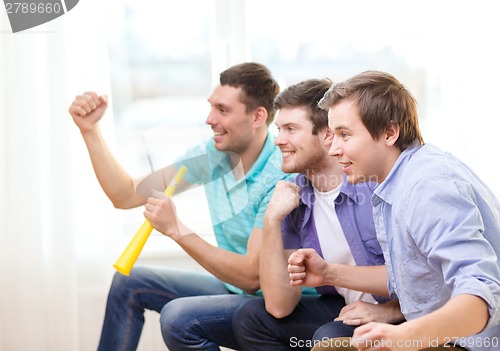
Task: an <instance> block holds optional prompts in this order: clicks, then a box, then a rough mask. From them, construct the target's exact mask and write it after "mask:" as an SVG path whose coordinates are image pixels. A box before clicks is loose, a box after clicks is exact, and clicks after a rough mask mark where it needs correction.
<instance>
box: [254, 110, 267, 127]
mask: <svg viewBox="0 0 500 351" xmlns="http://www.w3.org/2000/svg"><path fill="white" fill-rule="evenodd" d="M267 116H268V114H267V110H266V109H265V108H264V107H262V106H259V107H257V109H256V110H255V112H254V114H253V124H254V126H255V127H260V126H262V125H264V124H266V121H267Z"/></svg>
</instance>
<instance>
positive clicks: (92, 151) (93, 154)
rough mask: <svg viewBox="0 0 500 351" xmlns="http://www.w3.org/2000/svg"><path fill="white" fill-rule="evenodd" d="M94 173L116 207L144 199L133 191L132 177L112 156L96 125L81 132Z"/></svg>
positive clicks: (134, 204)
mask: <svg viewBox="0 0 500 351" xmlns="http://www.w3.org/2000/svg"><path fill="white" fill-rule="evenodd" d="M82 136H83V138H84V141H85V144H86V146H87V150H88V152H89V156H90V159H91V162H92V167H93V168H94V172H95V175H96V177H97V180H98V181H99V184H100V185H101V187H102V189H103V190H104V192H105V193H106V195H107V196H108V198H109V199H110V200H111V202H112V203H113V205H114V206H115V207H116V208H133V207H137V206H139V205H142V204H144V202H145V199H144V198H142V197H140V196H139V195H137V194H136V192H135V186H134V182H133V179H132V178H131V177H130V176H129V175H128V174H127V172H125V170H124V169H123V168H122V167H121V166H120V164H119V163H118V161H117V160H116V159H115V158H114V157H113V155H112V153H111V151H110V150H109V148H108V146H107V145H106V143H105V141H104V139H103V138H102V135H101V133H100V130H99V127H98V125H96V126H95V128H94V129H92V130H90V131H85V132H82Z"/></svg>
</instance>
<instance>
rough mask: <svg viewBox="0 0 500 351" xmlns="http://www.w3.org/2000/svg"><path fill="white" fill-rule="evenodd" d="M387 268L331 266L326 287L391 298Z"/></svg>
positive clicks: (329, 266) (326, 277)
mask: <svg viewBox="0 0 500 351" xmlns="http://www.w3.org/2000/svg"><path fill="white" fill-rule="evenodd" d="M387 279H388V277H387V269H386V268H385V266H349V265H341V264H333V263H332V264H329V265H328V272H327V274H326V276H325V285H332V286H338V287H342V288H346V289H351V290H356V291H362V292H366V293H369V294H375V295H379V296H389V291H388V290H387Z"/></svg>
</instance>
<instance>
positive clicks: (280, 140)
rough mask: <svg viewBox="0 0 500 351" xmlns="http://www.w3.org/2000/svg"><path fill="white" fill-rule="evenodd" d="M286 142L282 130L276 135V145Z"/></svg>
mask: <svg viewBox="0 0 500 351" xmlns="http://www.w3.org/2000/svg"><path fill="white" fill-rule="evenodd" d="M283 144H285V140H284V138H283V133H282V132H281V131H280V132H278V135H276V139H274V145H276V146H280V145H283Z"/></svg>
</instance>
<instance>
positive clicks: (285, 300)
mask: <svg viewBox="0 0 500 351" xmlns="http://www.w3.org/2000/svg"><path fill="white" fill-rule="evenodd" d="M288 256H289V254H287V252H286V251H285V250H284V247H283V239H282V237H281V221H279V220H274V221H273V220H266V221H265V225H264V235H263V238H262V247H261V253H260V269H259V270H260V286H261V289H262V293H263V295H264V300H265V305H266V310H267V311H268V312H269V313H270V314H271V315H273V316H274V317H276V318H283V317H286V316H287V315H289V314H290V313H291V312H292V311H293V309H294V308H295V306H297V303H298V301H299V300H300V297H301V295H302V289H301V288H300V287H294V286H291V285H290V278H289V276H288V271H287V266H288V262H287V259H288Z"/></svg>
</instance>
